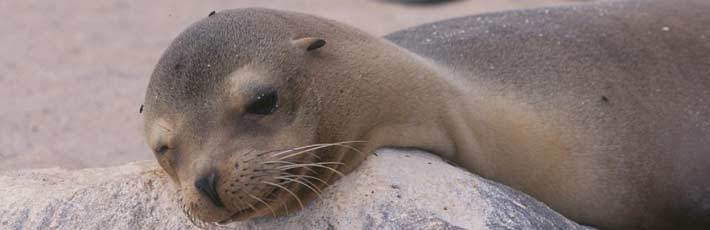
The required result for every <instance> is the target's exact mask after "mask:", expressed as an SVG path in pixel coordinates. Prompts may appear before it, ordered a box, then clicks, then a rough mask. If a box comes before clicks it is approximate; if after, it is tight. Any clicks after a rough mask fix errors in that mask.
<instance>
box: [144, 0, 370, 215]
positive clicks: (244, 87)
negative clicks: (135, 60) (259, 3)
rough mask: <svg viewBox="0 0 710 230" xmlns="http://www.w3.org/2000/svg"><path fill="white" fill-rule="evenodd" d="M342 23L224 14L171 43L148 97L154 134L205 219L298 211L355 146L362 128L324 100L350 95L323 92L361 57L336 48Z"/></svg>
mask: <svg viewBox="0 0 710 230" xmlns="http://www.w3.org/2000/svg"><path fill="white" fill-rule="evenodd" d="M334 27H337V25H335V24H333V23H332V22H330V21H327V20H324V19H319V18H315V17H312V16H307V15H302V14H296V13H285V12H278V11H273V10H266V9H239V10H229V11H222V12H218V13H216V14H210V16H209V17H206V18H204V19H202V20H200V21H198V22H196V23H195V24H193V25H191V26H190V27H189V28H187V29H186V30H185V31H184V32H182V33H181V34H180V35H178V37H177V38H176V39H175V40H174V41H173V43H172V44H171V45H170V46H169V47H168V49H167V50H166V51H165V52H164V54H163V55H162V57H161V58H160V60H159V62H158V64H157V66H156V67H155V70H154V72H153V74H152V76H151V79H150V83H149V85H148V89H147V93H146V97H145V109H144V110H143V111H144V112H143V114H144V120H145V125H144V129H145V135H146V138H147V143H148V144H149V146H150V148H152V149H153V151H154V153H155V157H156V158H157V160H158V162H159V163H160V166H161V167H162V168H163V169H164V170H165V171H166V172H167V174H168V175H169V176H170V177H171V178H172V180H173V181H174V182H175V185H176V186H177V188H178V192H179V197H181V198H180V199H181V201H180V202H181V205H182V206H183V209H184V210H185V212H186V213H187V214H188V216H189V217H190V219H191V220H193V222H201V223H211V222H228V221H233V220H244V219H248V218H252V217H258V216H269V215H282V214H286V213H288V212H289V211H290V212H294V211H296V210H298V209H299V208H301V207H302V206H303V205H304V204H305V202H307V201H308V199H311V198H312V197H313V194H315V193H318V192H319V189H320V188H323V187H325V186H326V183H327V182H329V181H331V180H332V178H333V176H334V175H335V174H337V173H338V172H336V171H337V168H338V167H339V166H340V165H341V164H342V163H340V162H341V161H342V160H343V156H345V155H350V154H351V153H349V152H353V151H354V150H353V147H351V146H353V145H352V144H355V143H357V142H356V140H353V138H355V137H354V136H348V135H345V133H339V132H340V131H339V128H338V127H337V123H338V121H334V120H333V119H330V120H326V119H323V112H324V109H322V108H324V107H329V106H331V105H333V106H334V105H336V104H339V103H344V102H343V101H342V100H333V99H332V98H333V97H332V94H331V93H324V92H323V91H324V89H325V88H330V89H329V90H327V91H328V92H338V90H337V89H332V87H338V86H339V85H342V84H341V83H337V82H333V81H329V82H327V83H324V82H323V81H322V79H324V78H326V77H328V76H332V75H337V74H342V73H341V72H339V69H338V68H335V67H333V66H337V65H339V64H338V63H335V62H341V64H340V65H341V66H343V64H342V63H348V62H349V61H348V60H342V59H338V58H333V55H332V53H335V52H338V49H337V48H329V47H328V46H326V41H327V40H328V37H332V38H334V39H335V40H338V39H337V37H339V36H340V37H342V36H343V35H342V34H339V33H340V32H337V30H335V29H333V28H334ZM343 68H345V69H347V68H346V67H343ZM343 68H341V69H343ZM340 92H342V90H340ZM330 112H331V113H332V111H330ZM329 117H331V118H332V117H334V116H333V115H329ZM347 133H348V134H350V133H352V132H347Z"/></svg>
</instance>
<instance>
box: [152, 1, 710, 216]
mask: <svg viewBox="0 0 710 230" xmlns="http://www.w3.org/2000/svg"><path fill="white" fill-rule="evenodd" d="M708 11H710V3H706V2H703V1H683V3H682V4H679V3H666V2H663V1H629V2H619V3H614V2H612V3H602V4H595V5H589V6H577V7H560V8H550V9H538V10H527V11H513V12H504V13H497V14H488V15H479V16H471V17H464V18H458V19H452V20H447V21H443V22H437V23H433V24H429V25H423V26H420V27H415V28H412V29H408V30H404V31H401V32H397V33H394V34H391V35H388V36H387V39H389V40H390V41H392V42H393V43H394V44H393V43H390V42H387V41H385V40H382V39H381V38H376V37H372V36H370V35H367V34H365V33H363V32H361V31H359V30H356V29H353V28H351V27H349V26H346V25H343V24H340V23H337V22H333V21H330V20H327V19H321V18H317V17H313V16H308V15H303V14H297V13H289V12H279V11H273V10H265V9H241V10H231V11H223V12H218V13H216V14H214V15H211V16H210V17H208V18H206V19H204V20H201V21H200V22H197V23H196V24H193V25H192V26H191V27H190V28H188V29H187V30H186V31H185V32H183V33H182V34H181V35H180V36H178V38H177V39H176V40H175V42H173V44H171V46H170V47H169V48H168V50H166V52H165V54H164V55H163V57H162V58H161V60H160V62H159V63H158V65H157V66H156V70H155V72H154V73H153V76H152V77H151V82H150V84H149V86H148V93H147V94H146V102H145V119H146V122H145V129H146V136H147V138H148V143H149V145H150V146H151V148H153V149H154V150H155V151H156V157H157V158H158V160H159V162H160V163H161V166H163V168H165V170H166V172H168V174H169V175H170V176H171V177H172V178H173V179H174V181H175V182H176V185H177V186H178V188H180V192H181V195H182V196H183V205H184V206H185V207H186V208H185V209H186V212H188V214H189V216H190V217H191V218H193V219H196V220H199V221H204V222H220V221H229V220H243V219H247V218H252V217H256V216H265V215H282V214H287V213H288V212H289V211H291V212H293V211H294V210H296V209H298V208H299V206H301V205H303V204H304V203H306V202H307V201H308V200H310V199H312V198H313V197H314V195H315V194H316V193H317V192H318V191H319V190H320V188H323V187H325V186H326V185H325V183H320V182H332V181H334V180H336V179H337V175H338V172H335V171H340V172H343V173H347V172H349V171H351V170H352V169H354V168H356V167H357V166H358V165H359V163H360V162H362V161H363V160H364V159H365V158H366V156H367V153H370V152H372V151H374V150H375V149H376V148H380V147H385V146H395V147H415V148H421V149H425V150H428V151H431V152H433V153H435V154H438V155H441V156H442V157H445V158H448V159H450V160H451V161H453V162H455V163H457V164H459V165H461V166H462V167H464V168H466V169H468V170H470V171H472V172H475V173H477V174H480V175H482V176H484V177H486V178H490V179H493V180H495V181H499V182H501V183H503V184H506V185H509V186H511V187H514V188H516V189H519V190H521V191H523V192H526V193H528V194H530V195H532V196H533V197H535V198H537V199H539V200H541V201H543V202H545V203H546V204H548V205H550V206H551V207H552V208H553V209H555V210H557V211H559V212H560V213H562V214H563V215H565V216H567V217H570V218H571V219H573V220H575V221H578V222H580V223H581V224H586V225H591V226H596V227H601V228H668V227H673V226H682V227H703V226H706V225H708V224H710V222H709V221H710V180H707V179H706V178H707V175H710V163H709V162H710V141H709V140H710V106H709V105H708V103H707V102H708V101H710V77H709V76H710V39H708V35H710V27H708V26H707V25H710V17H708V16H705V12H708ZM326 43H327V45H326ZM395 44H396V45H395ZM276 95H278V97H277V96H276ZM264 98H267V99H269V100H265V99H264ZM277 98H278V99H277ZM276 101H278V103H276ZM323 143H336V144H330V145H328V146H326V145H314V144H323ZM301 146H306V147H301ZM309 146H310V147H309ZM316 148H317V149H316ZM353 149H358V150H359V151H361V152H362V153H358V151H355V150H353ZM302 150H308V151H306V152H304V151H302ZM363 153H365V154H363Z"/></svg>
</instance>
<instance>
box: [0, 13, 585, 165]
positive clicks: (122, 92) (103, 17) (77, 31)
mask: <svg viewBox="0 0 710 230" xmlns="http://www.w3.org/2000/svg"><path fill="white" fill-rule="evenodd" d="M572 2H574V1H570V0H566V1H565V0H495V1H493V0H490V1H484V0H461V1H454V2H451V3H447V4H438V5H402V4H397V3H392V2H386V1H378V0H337V1H336V0H291V1H287V0H283V1H276V0H274V1H267V0H232V1H227V0H221V1H220V0H211V1H190V2H182V3H178V2H176V1H167V0H152V1H138V0H129V1H119V0H110V1H89V0H68V1H43V0H37V1H22V0H9V1H8V0H4V1H0V15H2V16H3V19H2V20H0V51H1V54H2V55H0V170H7V169H20V168H42V167H55V166H60V167H65V168H84V167H96V166H107V165H115V164H120V163H125V162H128V161H134V160H140V159H150V158H152V154H151V153H150V151H149V150H148V148H147V146H146V144H145V142H144V140H143V136H142V119H141V117H140V115H139V114H138V108H139V106H140V104H141V103H142V101H143V96H144V92H145V87H146V85H147V82H148V78H149V77H150V74H151V72H152V70H153V66H154V65H155V63H156V62H157V60H158V58H159V57H160V54H161V53H162V51H163V50H164V49H165V48H166V47H167V46H168V44H169V43H170V41H171V40H172V39H173V38H174V37H175V36H176V35H177V33H179V32H180V31H181V30H182V29H184V28H185V27H187V25H189V24H190V23H191V22H193V21H196V20H198V19H200V18H203V17H205V16H207V14H208V13H209V12H210V11H212V10H220V9H227V8H240V7H250V6H258V7H267V8H275V9H287V10H292V11H299V12H305V13H310V14H315V15H319V16H323V17H327V18H332V19H336V20H339V21H342V22H345V23H348V24H351V25H354V26H356V27H359V28H361V29H362V30H365V31H367V32H370V33H372V34H375V35H384V34H387V33H389V32H393V31H396V30H398V29H402V28H406V27H409V26H414V25H417V24H421V23H425V22H431V21H436V20H439V19H445V18H451V17H456V16H463V15H470V14H476V13H482V12H490V11H499V10H507V9H517V8H529V7H539V6H549V5H561V4H569V3H572Z"/></svg>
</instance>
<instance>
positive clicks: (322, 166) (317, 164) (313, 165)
mask: <svg viewBox="0 0 710 230" xmlns="http://www.w3.org/2000/svg"><path fill="white" fill-rule="evenodd" d="M326 163H329V164H332V163H334V162H326ZM340 164H342V163H340ZM326 165H327V164H326ZM306 167H317V168H324V169H328V170H330V171H332V172H334V173H336V174H338V175H339V176H341V177H343V176H345V174H343V173H342V172H340V171H338V170H337V169H334V168H332V167H328V166H325V165H323V164H319V163H312V164H294V165H287V166H281V167H279V168H278V169H281V170H289V169H295V168H306Z"/></svg>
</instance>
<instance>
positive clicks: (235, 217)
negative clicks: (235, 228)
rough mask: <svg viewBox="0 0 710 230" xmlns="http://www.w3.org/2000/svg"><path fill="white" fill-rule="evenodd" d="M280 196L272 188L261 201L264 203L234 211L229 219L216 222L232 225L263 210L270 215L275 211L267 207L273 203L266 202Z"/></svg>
mask: <svg viewBox="0 0 710 230" xmlns="http://www.w3.org/2000/svg"><path fill="white" fill-rule="evenodd" d="M281 194H282V191H281V190H280V189H279V188H274V189H272V190H271V191H270V192H269V193H268V194H267V195H266V196H264V198H263V199H262V200H264V202H266V203H259V202H256V203H253V204H252V206H254V207H247V208H243V209H241V210H239V211H236V212H235V213H234V214H232V215H231V216H230V217H228V218H226V219H224V220H221V221H218V222H217V224H229V223H232V222H235V221H243V220H247V219H249V218H251V217H252V216H253V215H254V214H256V213H260V212H262V211H264V209H267V210H268V212H269V213H272V212H274V211H275V210H271V209H272V208H271V207H273V206H269V205H273V204H272V203H273V202H268V201H273V200H275V199H276V198H277V197H279V195H281ZM272 214H273V215H275V214H276V213H272Z"/></svg>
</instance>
